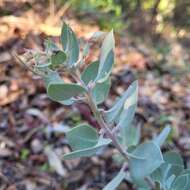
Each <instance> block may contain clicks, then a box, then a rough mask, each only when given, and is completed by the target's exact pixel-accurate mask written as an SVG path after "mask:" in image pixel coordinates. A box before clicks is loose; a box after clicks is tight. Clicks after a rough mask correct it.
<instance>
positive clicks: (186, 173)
mask: <svg viewBox="0 0 190 190" xmlns="http://www.w3.org/2000/svg"><path fill="white" fill-rule="evenodd" d="M98 38H100V39H102V38H103V42H102V46H101V49H100V56H99V59H98V60H97V61H94V62H92V63H91V64H89V65H86V67H85V65H84V64H83V63H84V62H85V58H86V56H87V55H88V53H89V48H90V44H89V43H88V42H87V43H86V44H85V45H84V47H83V51H82V52H80V48H79V43H78V40H77V38H76V36H75V34H74V32H73V31H72V29H71V28H70V27H69V26H68V25H67V24H64V25H63V27H62V33H61V44H62V48H60V47H58V46H57V45H56V44H55V43H54V42H52V41H50V40H47V41H46V42H45V51H43V52H36V51H31V55H32V58H33V60H34V61H35V65H34V67H32V70H33V72H35V73H37V74H38V75H40V76H41V77H42V78H43V80H44V82H45V86H46V89H47V94H48V96H49V98H51V99H52V100H53V101H56V102H59V103H60V104H63V105H71V104H73V103H76V102H79V103H81V102H84V103H86V104H88V105H89V107H90V108H91V110H92V113H93V114H94V116H95V118H96V120H97V122H98V124H99V126H100V127H101V129H100V130H99V131H98V130H97V129H95V128H94V127H93V126H90V125H89V124H87V123H82V124H80V125H78V126H76V127H73V128H71V129H70V131H68V132H67V133H66V138H67V140H68V144H69V145H70V147H71V149H72V151H71V152H70V153H67V154H65V155H64V159H65V160H66V159H75V158H79V157H91V156H94V155H96V154H97V152H99V153H100V152H101V151H100V150H102V149H104V148H106V147H107V146H108V145H111V144H112V145H113V146H114V147H115V148H116V149H117V150H118V154H116V155H114V156H113V159H114V160H117V161H118V160H119V161H120V164H121V170H120V171H119V172H118V174H116V176H115V177H114V178H113V180H111V181H110V182H109V183H108V184H107V185H106V186H105V187H104V190H113V189H116V188H117V187H118V186H119V184H120V183H121V182H122V181H123V180H127V181H128V182H131V183H132V184H133V185H134V186H135V187H136V188H138V189H141V190H150V189H157V190H159V189H160V190H161V189H163V190H189V189H190V170H188V169H185V168H184V164H183V160H182V158H181V156H180V155H179V154H177V153H175V152H166V153H165V154H162V152H161V150H160V146H161V145H162V144H163V143H164V141H165V140H166V138H167V136H168V134H169V133H170V128H169V127H166V128H164V129H163V131H162V132H161V133H160V134H159V135H158V136H157V137H155V138H154V139H152V140H149V141H146V142H144V143H142V144H139V141H140V131H139V128H138V127H134V126H132V125H131V122H132V119H133V117H134V114H135V109H136V107H137V97H138V82H137V81H134V82H133V83H132V84H131V85H130V86H129V88H128V89H127V90H126V91H125V92H124V93H123V94H122V96H121V97H119V98H117V100H116V102H115V103H114V104H113V106H112V107H111V108H110V109H108V110H103V109H102V108H100V104H101V103H102V102H104V100H105V99H106V98H107V96H108V93H109V90H110V86H111V80H110V74H111V71H112V67H113V64H114V48H115V41H114V36H113V31H111V32H109V33H108V34H105V33H103V32H99V33H95V34H94V35H93V36H92V38H91V40H94V39H98ZM89 41H90V40H89ZM25 64H26V63H25ZM27 65H28V64H27ZM84 67H85V68H84ZM81 68H84V69H83V71H82V72H81ZM30 69H31V68H30ZM61 73H62V74H63V73H68V74H70V76H71V77H72V78H73V79H74V81H75V83H65V82H64V81H63V79H62V77H61V76H60V74H61Z"/></svg>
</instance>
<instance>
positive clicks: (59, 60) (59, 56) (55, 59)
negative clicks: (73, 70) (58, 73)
mask: <svg viewBox="0 0 190 190" xmlns="http://www.w3.org/2000/svg"><path fill="white" fill-rule="evenodd" d="M66 58H67V56H66V54H65V53H64V52H63V51H58V52H56V53H54V54H53V55H52V56H51V64H52V65H53V66H56V65H61V64H63V63H64V62H65V60H66Z"/></svg>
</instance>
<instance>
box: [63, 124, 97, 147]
mask: <svg viewBox="0 0 190 190" xmlns="http://www.w3.org/2000/svg"><path fill="white" fill-rule="evenodd" d="M66 138H67V140H68V141H69V145H70V146H71V148H72V149H73V150H80V149H85V148H89V147H92V146H95V144H97V143H98V133H97V131H96V130H95V129H94V128H93V127H91V126H89V125H88V124H81V125H79V126H76V127H74V128H72V129H71V130H70V131H69V132H67V133H66Z"/></svg>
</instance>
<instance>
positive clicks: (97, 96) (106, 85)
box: [81, 61, 111, 104]
mask: <svg viewBox="0 0 190 190" xmlns="http://www.w3.org/2000/svg"><path fill="white" fill-rule="evenodd" d="M98 66H99V62H98V61H95V62H93V63H91V64H90V65H88V66H87V68H86V69H85V70H84V72H83V73H82V76H81V79H82V80H83V81H84V83H85V84H86V85H88V84H89V82H94V80H95V78H96V76H97V73H98ZM110 86H111V82H110V79H109V78H108V79H107V80H106V81H104V82H103V83H96V84H95V86H94V87H93V89H92V96H93V99H94V101H95V102H96V104H100V103H102V102H103V101H104V100H105V99H106V97H107V96H108V93H109V90H110Z"/></svg>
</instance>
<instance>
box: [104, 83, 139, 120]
mask: <svg viewBox="0 0 190 190" xmlns="http://www.w3.org/2000/svg"><path fill="white" fill-rule="evenodd" d="M137 91H138V82H137V81H134V82H133V83H132V84H131V85H130V86H129V88H128V89H127V90H126V91H125V92H124V94H123V95H122V96H121V97H120V98H119V100H117V101H116V103H115V104H114V106H113V107H112V108H111V109H109V110H108V111H106V112H105V119H106V121H107V122H108V123H112V122H116V123H117V122H118V120H119V116H120V114H121V112H122V111H123V108H124V104H126V105H125V107H126V108H129V107H130V106H129V104H130V102H133V101H130V99H132V98H130V97H135V96H134V95H135V94H137ZM128 98H129V100H127V99H128ZM126 100H127V101H126Z"/></svg>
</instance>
